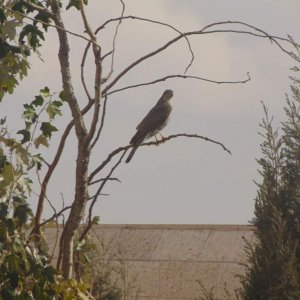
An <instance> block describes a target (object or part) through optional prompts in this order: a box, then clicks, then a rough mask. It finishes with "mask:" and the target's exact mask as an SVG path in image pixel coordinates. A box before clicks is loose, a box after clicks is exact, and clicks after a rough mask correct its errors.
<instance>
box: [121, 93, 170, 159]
mask: <svg viewBox="0 0 300 300" xmlns="http://www.w3.org/2000/svg"><path fill="white" fill-rule="evenodd" d="M172 97H173V91H172V90H165V91H164V93H163V94H162V96H161V97H160V99H159V100H158V101H157V103H156V104H155V105H154V106H153V107H152V109H151V110H150V111H149V112H148V114H147V115H146V117H145V118H144V119H143V120H142V122H141V123H140V124H139V125H138V126H137V128H136V129H137V132H136V134H135V135H134V136H133V137H132V139H131V141H130V144H131V145H132V150H131V152H130V153H129V155H128V157H127V159H126V163H129V162H130V160H131V159H132V157H133V155H134V153H135V151H136V150H137V148H138V147H139V146H140V144H141V143H142V142H143V141H144V140H146V139H148V138H150V137H152V136H155V135H156V134H158V133H159V132H160V131H161V130H162V129H163V128H164V127H165V126H166V125H167V122H168V119H169V116H170V113H171V111H172V105H171V99H172Z"/></svg>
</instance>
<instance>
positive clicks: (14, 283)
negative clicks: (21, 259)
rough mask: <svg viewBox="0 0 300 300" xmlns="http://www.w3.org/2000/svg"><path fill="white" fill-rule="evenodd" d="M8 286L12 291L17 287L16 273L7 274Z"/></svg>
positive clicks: (17, 275)
mask: <svg viewBox="0 0 300 300" xmlns="http://www.w3.org/2000/svg"><path fill="white" fill-rule="evenodd" d="M8 278H9V282H10V285H11V287H12V288H13V289H15V288H16V287H17V286H18V283H19V274H18V273H17V272H12V273H9V274H8Z"/></svg>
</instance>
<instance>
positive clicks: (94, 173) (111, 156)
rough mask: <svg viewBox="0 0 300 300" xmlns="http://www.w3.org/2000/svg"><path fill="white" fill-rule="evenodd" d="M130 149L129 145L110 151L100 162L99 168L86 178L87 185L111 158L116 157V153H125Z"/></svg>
mask: <svg viewBox="0 0 300 300" xmlns="http://www.w3.org/2000/svg"><path fill="white" fill-rule="evenodd" d="M129 148H131V146H130V145H127V146H123V147H119V148H117V149H115V150H114V151H112V152H111V153H110V154H109V155H108V157H107V158H106V159H105V160H104V161H103V162H102V164H101V165H100V166H98V167H97V168H96V169H95V170H94V171H93V172H91V174H90V176H89V177H88V183H89V184H90V182H91V181H92V179H93V178H94V177H95V176H96V175H97V174H98V173H99V172H100V171H101V170H102V169H103V168H104V167H105V166H106V165H107V164H108V163H109V162H110V161H111V160H112V158H113V157H114V156H115V155H117V154H118V153H120V152H121V151H125V153H126V151H127V150H128V149H129Z"/></svg>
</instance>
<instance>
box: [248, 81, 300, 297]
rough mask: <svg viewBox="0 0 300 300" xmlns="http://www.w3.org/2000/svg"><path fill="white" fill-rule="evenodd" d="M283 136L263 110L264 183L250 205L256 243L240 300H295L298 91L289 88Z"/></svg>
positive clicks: (298, 286) (298, 276)
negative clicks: (289, 96) (291, 96)
mask: <svg viewBox="0 0 300 300" xmlns="http://www.w3.org/2000/svg"><path fill="white" fill-rule="evenodd" d="M292 93H293V100H292V101H291V100H289V98H287V107H286V108H285V113H286V116H287V120H286V121H285V122H283V123H282V135H281V136H280V135H279V132H278V130H275V131H274V130H273V128H272V119H269V116H268V111H267V109H266V108H265V107H264V109H265V119H264V120H263V123H262V125H261V126H262V128H263V130H264V134H262V136H263V138H264V141H263V143H262V144H261V149H262V153H263V155H264V156H263V158H261V159H260V160H258V163H259V164H260V166H261V171H260V174H261V175H262V177H263V183H262V184H258V187H259V191H258V195H257V198H256V202H255V219H254V220H253V224H254V225H255V226H256V228H257V231H256V237H257V244H256V245H255V247H254V248H253V247H251V246H250V245H248V246H247V252H248V257H249V263H250V264H249V266H248V271H247V274H246V276H245V277H244V278H243V279H242V283H243V288H244V290H243V291H242V295H243V298H244V299H245V300H247V299H249V300H250V299H257V300H260V299H261V300H263V299H264V300H265V299H272V300H281V299H286V300H292V299H300V244H299V241H300V238H299V237H300V223H299V222H300V219H299V216H300V93H299V88H298V87H297V86H296V85H294V86H292Z"/></svg>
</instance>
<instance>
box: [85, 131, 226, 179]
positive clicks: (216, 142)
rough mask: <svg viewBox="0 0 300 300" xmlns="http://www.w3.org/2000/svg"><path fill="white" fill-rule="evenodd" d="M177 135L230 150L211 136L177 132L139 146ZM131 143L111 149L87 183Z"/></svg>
mask: <svg viewBox="0 0 300 300" xmlns="http://www.w3.org/2000/svg"><path fill="white" fill-rule="evenodd" d="M178 137H187V138H197V139H202V140H205V141H207V142H210V143H213V144H216V145H219V146H221V147H222V148H223V150H224V151H226V152H227V153H229V154H231V151H230V150H229V149H228V148H226V147H225V146H224V144H222V143H221V142H218V141H216V140H213V139H211V138H208V137H205V136H202V135H198V134H189V133H178V134H172V135H169V136H167V137H164V139H163V140H161V141H153V142H147V143H143V144H141V145H140V147H142V146H153V145H159V144H161V143H164V142H166V141H168V140H171V139H174V138H178ZM131 147H132V145H127V146H122V147H119V148H117V149H115V150H114V151H112V152H111V153H110V154H109V155H108V156H107V158H106V159H105V160H104V161H103V162H102V163H101V164H100V165H99V166H98V167H97V168H96V169H95V170H94V171H93V172H91V174H90V176H89V177H88V184H90V182H92V180H93V178H94V177H95V176H96V175H97V174H98V173H99V172H100V171H101V170H102V169H104V167H105V166H106V165H107V164H108V163H109V162H110V161H111V160H112V158H113V157H114V156H115V155H117V154H118V153H120V152H122V151H124V155H125V153H126V152H127V150H128V149H129V148H131Z"/></svg>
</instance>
